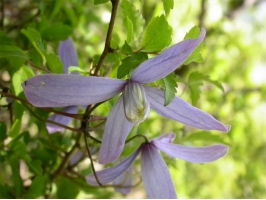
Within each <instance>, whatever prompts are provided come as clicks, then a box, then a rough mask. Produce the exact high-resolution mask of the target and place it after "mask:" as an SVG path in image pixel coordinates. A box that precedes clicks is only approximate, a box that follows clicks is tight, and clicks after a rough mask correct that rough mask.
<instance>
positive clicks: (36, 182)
mask: <svg viewBox="0 0 266 200" xmlns="http://www.w3.org/2000/svg"><path fill="white" fill-rule="evenodd" d="M47 183H48V177H47V176H36V177H35V178H34V179H33V181H32V183H31V185H30V188H29V190H28V191H27V193H26V198H29V199H36V198H38V197H40V196H44V194H45V192H46V185H47Z"/></svg>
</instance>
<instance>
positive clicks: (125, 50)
mask: <svg viewBox="0 0 266 200" xmlns="http://www.w3.org/2000/svg"><path fill="white" fill-rule="evenodd" d="M121 53H124V54H131V53H133V51H132V49H131V47H130V46H129V44H128V43H127V41H126V40H125V43H124V45H123V46H122V48H121Z"/></svg>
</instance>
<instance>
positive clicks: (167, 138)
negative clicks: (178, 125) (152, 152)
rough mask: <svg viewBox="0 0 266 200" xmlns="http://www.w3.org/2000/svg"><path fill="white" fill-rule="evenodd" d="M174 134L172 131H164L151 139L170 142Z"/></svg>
mask: <svg viewBox="0 0 266 200" xmlns="http://www.w3.org/2000/svg"><path fill="white" fill-rule="evenodd" d="M175 136H176V135H175V134H174V133H171V132H170V133H166V134H163V135H161V136H159V137H156V138H153V139H152V141H159V142H163V143H171V142H173V141H174V139H175Z"/></svg>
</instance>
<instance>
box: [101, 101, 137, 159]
mask: <svg viewBox="0 0 266 200" xmlns="http://www.w3.org/2000/svg"><path fill="white" fill-rule="evenodd" d="M132 126H133V123H131V122H129V121H128V120H127V118H126V116H125V112H124V106H123V98H122V96H120V97H119V99H118V101H117V102H116V103H115V105H114V107H113V108H112V110H111V112H110V113H109V115H108V117H107V120H106V123H105V131H104V134H103V138H102V144H101V148H100V152H99V163H100V164H106V163H109V162H113V161H115V160H116V159H117V158H118V157H119V155H120V154H121V152H122V151H123V149H124V145H125V141H126V138H127V136H128V134H129V132H130V130H131V129H132Z"/></svg>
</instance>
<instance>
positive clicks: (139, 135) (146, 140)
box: [125, 134, 149, 143]
mask: <svg viewBox="0 0 266 200" xmlns="http://www.w3.org/2000/svg"><path fill="white" fill-rule="evenodd" d="M136 137H142V138H144V140H145V143H149V139H148V138H147V137H146V136H145V135H141V134H137V135H135V136H133V137H132V138H129V139H128V140H126V142H125V143H128V142H130V141H131V140H134V139H135V138H136Z"/></svg>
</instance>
